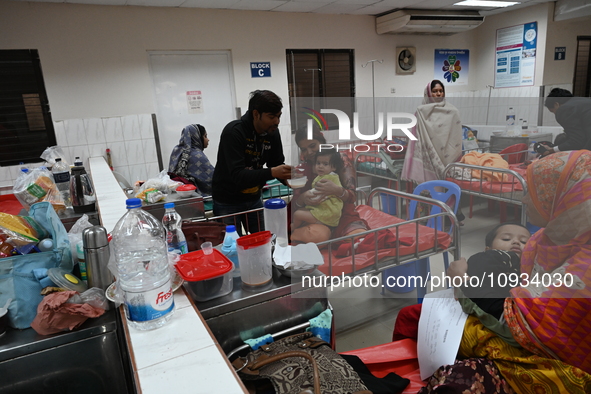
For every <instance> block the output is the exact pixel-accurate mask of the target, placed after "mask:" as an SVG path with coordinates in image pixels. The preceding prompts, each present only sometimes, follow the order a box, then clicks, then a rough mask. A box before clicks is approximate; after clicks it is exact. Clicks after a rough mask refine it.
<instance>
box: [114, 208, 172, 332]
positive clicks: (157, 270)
mask: <svg viewBox="0 0 591 394" xmlns="http://www.w3.org/2000/svg"><path fill="white" fill-rule="evenodd" d="M126 204H127V213H126V214H125V215H123V217H121V219H119V221H118V222H117V224H116V225H115V228H114V229H113V232H112V235H113V241H112V243H113V252H114V257H115V262H116V266H117V278H118V285H117V286H118V287H119V288H120V289H121V290H122V291H123V294H124V309H125V316H126V317H127V321H128V323H129V325H130V326H132V327H134V328H137V329H139V330H152V329H155V328H158V327H161V326H163V325H164V324H166V323H167V322H168V321H169V320H170V318H171V317H172V315H173V314H174V309H175V308H174V296H173V294H172V281H171V275H170V269H169V267H168V256H167V246H166V238H165V230H164V227H163V226H162V223H160V221H159V220H158V219H156V218H155V217H154V216H152V215H151V214H150V213H148V212H146V211H144V210H142V208H141V206H142V202H141V200H140V199H139V198H130V199H128V200H127V202H126Z"/></svg>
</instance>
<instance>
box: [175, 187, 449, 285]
mask: <svg viewBox="0 0 591 394" xmlns="http://www.w3.org/2000/svg"><path fill="white" fill-rule="evenodd" d="M380 195H386V196H392V197H396V199H397V211H396V212H398V213H399V214H398V216H399V217H401V218H408V217H409V213H410V212H408V209H409V206H410V202H411V201H416V202H418V203H423V204H427V205H429V206H437V207H439V208H440V209H441V213H438V214H434V215H427V216H421V217H417V218H415V219H412V220H405V221H403V222H400V223H394V224H391V225H387V226H383V227H380V228H377V229H371V230H367V231H364V232H361V233H357V234H354V235H346V236H343V237H339V238H335V239H330V240H327V241H324V242H319V243H317V245H318V247H320V248H322V247H326V248H328V261H325V264H328V267H329V268H328V274H329V275H332V273H333V266H332V265H333V262H334V261H335V259H336V258H335V257H334V255H333V251H334V250H335V248H336V247H337V246H336V245H337V244H338V245H340V244H341V243H342V242H348V243H349V244H350V247H351V264H352V272H351V275H353V276H355V275H357V274H363V273H369V272H376V273H377V272H381V271H383V270H385V269H387V268H391V267H393V266H396V265H400V264H403V263H407V262H411V261H415V260H419V259H422V258H425V257H429V256H433V255H435V254H438V253H442V252H444V251H447V252H452V253H453V255H454V260H457V259H459V258H460V232H459V226H458V220H457V218H456V216H455V214H454V213H453V211H452V210H451V208H450V207H449V206H448V205H447V204H445V203H442V202H440V201H437V200H434V199H432V198H428V197H423V196H418V195H414V194H409V193H405V192H402V191H399V190H393V189H387V188H383V187H379V188H375V189H373V190H372V191H371V192H370V193H369V196H368V197H367V200H366V201H367V205H368V206H370V207H372V208H373V205H374V203H377V204H379V206H380V207H381V199H380V198H378V197H379V196H380ZM376 201H377V202H376ZM403 209H405V210H406V212H403ZM262 211H263V208H257V209H252V210H249V211H245V212H239V213H234V214H230V215H222V216H214V217H210V218H194V219H187V220H185V221H188V222H203V221H217V222H224V223H228V224H231V222H232V221H233V223H234V224H235V225H236V226H239V225H241V223H239V220H240V219H241V216H242V215H245V214H249V213H256V214H257V219H258V225H259V226H260V225H261V224H262V223H264V221H263V212H262ZM431 218H435V220H436V221H437V220H442V221H443V222H444V223H450V224H453V230H452V234H451V237H452V239H451V244H450V246H449V247H447V248H445V249H442V248H440V247H439V246H438V245H437V240H438V233H439V232H440V231H438V230H437V229H433V231H434V241H433V246H432V247H430V248H428V249H426V250H424V251H419V243H418V241H417V242H416V247H415V251H414V252H413V253H409V254H405V255H401V254H400V233H399V228H400V227H401V226H403V225H407V224H414V225H415V237H416V239H418V238H419V228H420V227H419V226H420V225H421V223H423V222H425V221H426V220H428V219H431ZM237 228H238V227H237ZM386 229H388V230H394V235H395V236H396V255H395V256H390V257H386V258H384V259H383V261H378V260H377V259H374V260H375V261H374V263H373V264H372V265H371V267H364V268H362V269H361V270H357V269H356V257H355V253H354V252H355V250H354V244H355V240H356V239H360V238H363V237H366V236H368V235H369V234H371V233H377V232H379V231H383V230H386ZM244 230H245V231H246V232H247V233H248V232H251V231H250V230H251V229H250V228H249V226H248V221H246V223H244ZM378 250H379V248H378V237H377V236H376V237H375V242H374V251H375V254H376V256H377V255H378Z"/></svg>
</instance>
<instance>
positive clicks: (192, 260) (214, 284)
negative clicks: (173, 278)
mask: <svg viewBox="0 0 591 394" xmlns="http://www.w3.org/2000/svg"><path fill="white" fill-rule="evenodd" d="M175 267H176V270H177V271H178V273H179V275H180V276H181V277H182V278H183V279H184V280H185V288H186V289H187V291H188V292H189V293H190V295H191V296H192V298H193V299H194V300H195V301H198V302H203V301H208V300H211V299H214V298H217V297H222V296H225V295H226V294H229V293H230V292H232V287H233V282H232V271H233V264H232V262H231V261H230V260H229V259H228V258H227V257H226V256H224V255H223V254H222V253H221V252H220V251H218V250H217V249H213V252H212V253H211V254H210V255H206V254H204V253H203V251H202V250H196V251H194V252H190V253H186V254H183V255H181V259H180V260H179V261H178V262H177V263H176V265H175Z"/></svg>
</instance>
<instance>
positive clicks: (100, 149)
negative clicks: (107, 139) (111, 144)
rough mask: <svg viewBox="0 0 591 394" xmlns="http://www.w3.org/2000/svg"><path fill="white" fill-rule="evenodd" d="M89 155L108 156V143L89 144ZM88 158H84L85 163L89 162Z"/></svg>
mask: <svg viewBox="0 0 591 394" xmlns="http://www.w3.org/2000/svg"><path fill="white" fill-rule="evenodd" d="M88 155H89V156H88V157H99V156H100V157H104V158H106V157H107V144H106V143H102V144H92V145H88ZM87 159H88V158H83V160H84V163H87V162H88V160H87Z"/></svg>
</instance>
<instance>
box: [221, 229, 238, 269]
mask: <svg viewBox="0 0 591 394" xmlns="http://www.w3.org/2000/svg"><path fill="white" fill-rule="evenodd" d="M238 238H240V236H239V235H238V233H237V232H236V226H234V225H232V224H230V225H228V226H226V236H225V237H224V242H223V243H222V253H223V254H224V255H225V256H226V257H227V258H228V259H229V260H230V261H231V262H232V263H233V264H234V273H233V275H234V277H239V276H240V265H239V262H238V251H237V250H236V240H237V239H238Z"/></svg>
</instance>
